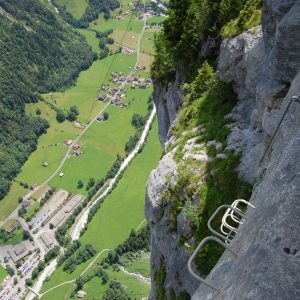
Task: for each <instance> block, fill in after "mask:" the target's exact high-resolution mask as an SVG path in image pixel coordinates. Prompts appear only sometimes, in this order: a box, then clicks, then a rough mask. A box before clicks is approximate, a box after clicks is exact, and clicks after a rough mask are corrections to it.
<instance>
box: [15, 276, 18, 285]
mask: <svg viewBox="0 0 300 300" xmlns="http://www.w3.org/2000/svg"><path fill="white" fill-rule="evenodd" d="M17 283H18V278H17V277H15V278H14V285H16V284H17Z"/></svg>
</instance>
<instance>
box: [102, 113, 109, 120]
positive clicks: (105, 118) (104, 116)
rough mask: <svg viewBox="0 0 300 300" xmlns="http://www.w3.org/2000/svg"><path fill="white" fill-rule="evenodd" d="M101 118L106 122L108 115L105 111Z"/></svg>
mask: <svg viewBox="0 0 300 300" xmlns="http://www.w3.org/2000/svg"><path fill="white" fill-rule="evenodd" d="M103 118H104V120H105V121H106V120H108V118H109V113H108V112H107V111H105V112H104V113H103Z"/></svg>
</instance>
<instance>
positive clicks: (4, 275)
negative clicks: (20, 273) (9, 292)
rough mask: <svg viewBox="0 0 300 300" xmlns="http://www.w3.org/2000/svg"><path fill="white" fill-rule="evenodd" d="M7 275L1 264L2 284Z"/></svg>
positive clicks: (0, 279) (0, 277) (0, 280)
mask: <svg viewBox="0 0 300 300" xmlns="http://www.w3.org/2000/svg"><path fill="white" fill-rule="evenodd" d="M6 276H7V272H6V270H5V269H4V268H3V267H2V266H1V265H0V285H1V283H2V281H3V280H4V278H5V277H6Z"/></svg>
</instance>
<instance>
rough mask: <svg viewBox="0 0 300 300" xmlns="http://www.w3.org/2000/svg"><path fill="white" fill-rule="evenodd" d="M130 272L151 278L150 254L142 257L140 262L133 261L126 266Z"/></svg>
mask: <svg viewBox="0 0 300 300" xmlns="http://www.w3.org/2000/svg"><path fill="white" fill-rule="evenodd" d="M126 269H127V271H128V272H131V273H140V274H141V275H143V276H144V277H147V278H150V275H151V270H150V254H149V255H147V256H144V257H142V258H141V259H140V260H134V261H132V262H131V263H130V264H129V265H128V266H126Z"/></svg>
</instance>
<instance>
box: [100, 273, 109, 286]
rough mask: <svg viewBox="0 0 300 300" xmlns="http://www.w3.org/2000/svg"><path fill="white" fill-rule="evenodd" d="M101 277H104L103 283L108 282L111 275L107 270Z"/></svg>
mask: <svg viewBox="0 0 300 300" xmlns="http://www.w3.org/2000/svg"><path fill="white" fill-rule="evenodd" d="M101 279H102V284H106V283H107V282H108V280H109V277H108V275H107V273H106V272H104V273H103V275H102V277H101Z"/></svg>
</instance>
